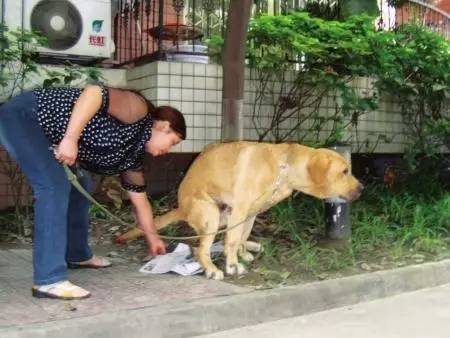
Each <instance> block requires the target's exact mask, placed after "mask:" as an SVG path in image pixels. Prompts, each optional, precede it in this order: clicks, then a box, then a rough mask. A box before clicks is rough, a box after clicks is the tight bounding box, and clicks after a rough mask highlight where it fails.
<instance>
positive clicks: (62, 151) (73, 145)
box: [55, 136, 78, 166]
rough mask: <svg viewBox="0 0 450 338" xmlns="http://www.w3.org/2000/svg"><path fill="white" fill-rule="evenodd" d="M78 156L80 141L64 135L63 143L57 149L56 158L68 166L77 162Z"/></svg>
mask: <svg viewBox="0 0 450 338" xmlns="http://www.w3.org/2000/svg"><path fill="white" fill-rule="evenodd" d="M77 156H78V141H77V140H75V139H74V138H71V137H68V136H64V138H63V139H62V141H61V143H60V144H59V145H58V146H57V147H56V149H55V158H56V159H57V160H58V161H59V162H61V163H63V164H67V165H68V166H72V165H74V164H75V161H76V160H77Z"/></svg>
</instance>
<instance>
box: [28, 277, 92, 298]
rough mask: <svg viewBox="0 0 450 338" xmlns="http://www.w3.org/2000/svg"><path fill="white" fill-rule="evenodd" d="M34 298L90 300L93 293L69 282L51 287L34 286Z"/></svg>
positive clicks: (51, 285) (32, 290)
mask: <svg viewBox="0 0 450 338" xmlns="http://www.w3.org/2000/svg"><path fill="white" fill-rule="evenodd" d="M31 292H32V295H33V297H36V298H53V299H63V300H72V299H84V298H89V297H90V296H91V293H90V292H89V291H87V290H85V289H83V288H80V287H79V286H76V285H74V284H72V283H71V282H69V281H67V280H66V281H63V282H58V283H54V284H49V285H40V286H39V285H34V286H33V288H32V289H31Z"/></svg>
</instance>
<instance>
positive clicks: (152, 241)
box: [146, 234, 166, 256]
mask: <svg viewBox="0 0 450 338" xmlns="http://www.w3.org/2000/svg"><path fill="white" fill-rule="evenodd" d="M146 237H147V241H148V244H149V246H150V248H149V249H150V253H151V255H152V256H157V255H165V254H166V244H165V243H164V242H163V240H162V239H161V238H160V237H159V236H158V235H155V234H150V235H148V236H146Z"/></svg>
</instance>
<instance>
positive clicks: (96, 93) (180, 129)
mask: <svg viewBox="0 0 450 338" xmlns="http://www.w3.org/2000/svg"><path fill="white" fill-rule="evenodd" d="M185 138H186V124H185V121H184V118H183V115H182V114H181V113H180V112H179V111H178V110H176V109H174V108H172V107H168V106H164V107H158V108H155V107H154V106H153V105H152V104H151V103H150V102H149V101H147V100H146V99H145V98H144V97H143V96H142V95H141V94H139V93H138V92H135V91H131V90H122V89H115V88H107V87H104V86H103V85H89V86H87V87H86V88H84V89H83V90H82V89H78V88H49V89H37V90H34V91H30V92H26V93H24V94H21V95H19V96H16V97H15V98H13V99H12V100H11V101H9V102H7V103H5V104H4V105H3V106H1V108H0V143H1V144H2V145H3V146H4V147H5V149H6V150H7V151H8V152H9V154H10V155H11V157H12V158H14V159H15V161H16V162H17V164H18V165H19V167H20V168H21V169H22V171H23V172H24V173H25V175H26V176H27V178H28V181H29V183H30V184H31V186H32V188H33V195H34V198H35V203H34V239H33V266H34V286H33V288H32V294H33V296H35V297H39V298H42V297H48V298H58V299H80V298H87V297H89V296H90V293H89V291H87V290H85V289H83V288H81V287H79V286H76V285H73V284H71V283H70V282H69V281H67V267H69V268H105V267H109V266H111V263H110V262H108V261H107V260H106V259H105V258H102V257H98V256H94V255H93V254H92V252H91V250H90V248H89V245H88V223H89V218H88V211H89V202H88V200H87V199H86V198H85V197H83V196H82V195H81V194H80V193H79V192H78V191H77V190H76V189H75V188H73V187H72V186H71V184H70V182H69V181H68V179H67V177H66V175H65V172H64V169H63V166H62V165H61V164H62V163H64V164H67V165H68V166H73V165H74V164H75V163H77V164H79V165H80V166H81V167H82V168H83V169H85V170H87V171H90V172H94V173H97V174H103V175H113V174H120V175H121V181H122V186H123V188H124V189H125V190H127V192H128V195H129V198H130V200H131V202H132V205H133V207H134V212H135V215H136V219H137V221H138V223H139V225H140V227H141V228H142V230H143V231H144V232H145V234H146V239H147V242H148V245H149V247H150V251H151V253H152V254H154V255H156V254H164V253H165V245H164V242H163V241H162V240H161V239H160V238H159V236H158V235H157V234H156V230H155V226H154V223H153V215H152V209H151V206H150V203H149V201H148V199H147V195H146V193H145V191H146V188H145V181H144V173H143V169H142V166H143V159H144V154H145V153H146V152H147V153H149V154H151V155H153V156H159V155H163V154H166V153H167V152H168V151H169V150H170V148H171V147H172V146H174V145H176V144H178V143H179V142H181V140H183V139H185ZM80 183H81V184H82V185H83V187H84V188H85V189H86V190H88V191H92V185H91V181H90V179H89V176H88V175H83V177H82V178H81V181H80Z"/></svg>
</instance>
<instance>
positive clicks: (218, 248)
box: [139, 241, 223, 276]
mask: <svg viewBox="0 0 450 338" xmlns="http://www.w3.org/2000/svg"><path fill="white" fill-rule="evenodd" d="M221 252H223V243H222V241H220V242H216V243H214V244H213V245H212V246H211V256H212V257H215V256H217V255H218V254H220V253H221ZM139 271H140V272H143V273H150V274H162V273H167V272H175V273H178V274H180V275H182V276H192V275H196V274H199V273H202V272H203V268H202V266H201V265H200V264H199V263H198V262H197V260H196V259H195V257H194V256H193V255H192V252H191V249H190V247H189V246H188V245H186V244H184V243H178V245H177V247H176V248H175V250H173V251H172V252H170V253H168V254H165V255H160V256H156V257H154V258H153V259H151V260H150V261H148V262H147V263H145V265H144V266H143V267H142V268H140V269H139Z"/></svg>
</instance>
